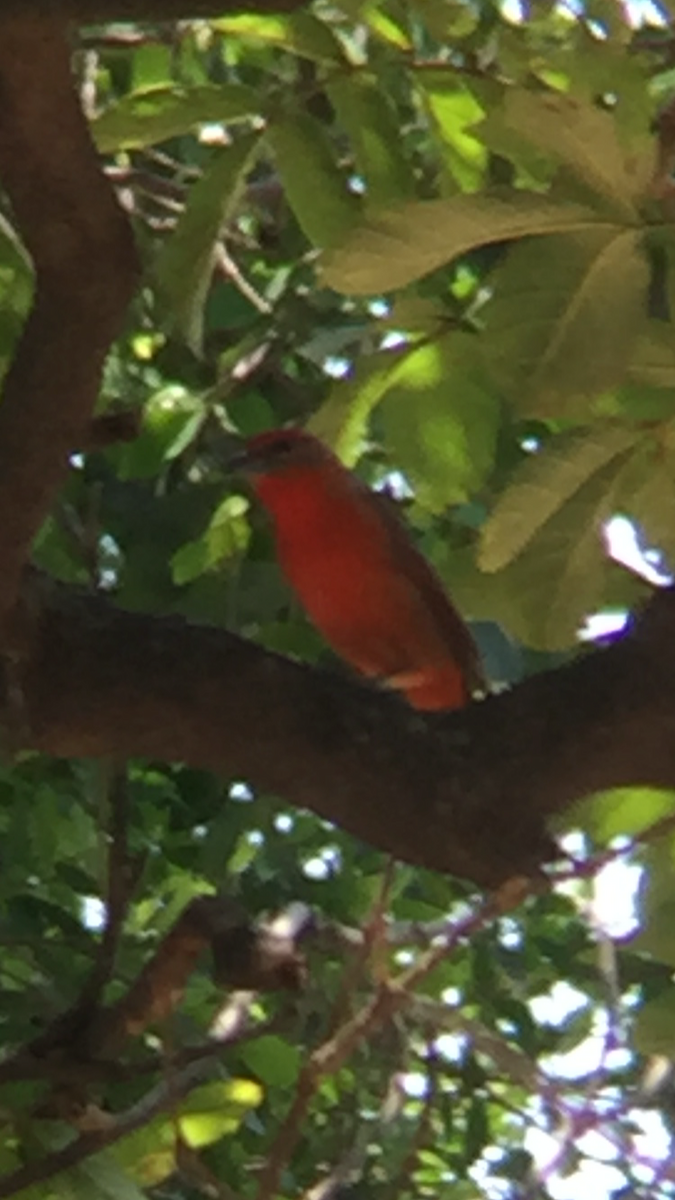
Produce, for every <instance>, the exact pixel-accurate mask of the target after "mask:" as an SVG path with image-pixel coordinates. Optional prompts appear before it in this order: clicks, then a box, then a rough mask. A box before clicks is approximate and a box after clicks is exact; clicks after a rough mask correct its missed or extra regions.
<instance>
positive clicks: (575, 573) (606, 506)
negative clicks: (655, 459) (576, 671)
mask: <svg viewBox="0 0 675 1200" xmlns="http://www.w3.org/2000/svg"><path fill="white" fill-rule="evenodd" d="M626 454H630V450H627V451H626ZM624 460H625V455H624V456H623V457H617V458H616V459H613V460H611V461H610V462H609V463H607V464H606V465H605V467H604V468H603V469H601V470H598V471H596V472H595V473H593V474H591V475H590V478H588V479H587V481H586V482H585V483H584V484H582V485H581V486H580V487H578V488H575V489H574V490H573V491H572V492H571V494H570V496H569V499H568V500H567V501H565V502H564V503H561V504H556V505H554V506H553V513H552V515H551V516H550V517H549V518H548V520H547V521H546V522H545V523H539V522H537V530H536V534H535V533H533V534H532V535H531V537H530V540H529V541H528V542H527V544H526V545H525V546H524V549H522V550H519V552H518V553H517V554H515V556H514V557H513V558H512V559H511V558H509V559H508V561H507V562H506V566H504V567H503V568H502V569H501V570H498V571H496V572H495V573H494V574H490V575H485V574H482V573H481V572H477V571H474V573H473V575H472V576H468V577H467V578H465V579H464V580H463V582H462V584H461V588H460V586H457V587H456V588H455V589H454V590H455V594H456V596H457V599H458V602H460V603H461V599H462V596H463V597H464V600H465V603H464V605H463V607H465V608H466V610H467V611H468V612H472V611H475V614H476V615H482V616H485V617H489V618H491V619H493V620H496V621H499V622H500V624H502V625H503V626H504V628H505V629H506V630H507V631H508V632H509V633H510V634H511V636H512V637H515V638H517V639H519V640H520V641H522V642H524V644H525V645H527V646H531V647H533V648H534V649H537V650H545V651H559V650H567V649H569V648H570V647H573V646H575V644H576V643H577V640H578V639H577V635H578V631H579V628H580V627H581V625H582V624H583V621H584V619H585V618H586V617H587V616H588V615H589V614H590V613H592V612H595V611H597V609H598V608H599V607H600V606H601V604H602V601H603V596H604V589H605V588H606V587H607V586H608V581H609V579H610V578H611V577H612V574H613V573H614V572H616V571H617V570H618V568H617V567H616V566H615V565H614V564H612V562H611V560H608V559H607V556H606V554H605V552H604V544H603V541H602V529H603V525H604V523H605V522H606V521H607V520H608V518H609V517H610V516H611V515H612V514H613V513H614V512H616V509H617V503H616V492H617V487H618V483H619V480H620V476H621V470H622V467H623V464H624ZM528 503H529V504H530V505H535V504H536V503H537V501H536V499H535V492H534V491H533V492H532V493H530V496H529V501H528ZM522 511H523V522H524V523H528V524H529V518H530V516H531V511H530V509H529V508H526V509H523V510H522ZM513 532H514V533H516V531H515V530H513ZM515 540H516V539H514V542H515ZM494 550H495V557H496V556H497V552H498V544H497V542H496V541H495V547H494ZM501 557H502V556H501V555H500V558H501ZM505 561H506V559H505ZM622 574H623V575H625V571H624V572H622Z"/></svg>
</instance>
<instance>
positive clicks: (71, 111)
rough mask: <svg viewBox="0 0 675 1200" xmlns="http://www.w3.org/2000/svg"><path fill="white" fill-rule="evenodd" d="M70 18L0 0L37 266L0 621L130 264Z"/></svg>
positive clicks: (9, 486)
mask: <svg viewBox="0 0 675 1200" xmlns="http://www.w3.org/2000/svg"><path fill="white" fill-rule="evenodd" d="M47 10H49V12H50V13H51V14H52V15H51V16H49V15H47ZM57 13H58V14H60V15H56V14H57ZM66 21H67V17H66V16H65V15H64V14H63V6H61V5H60V4H54V5H48V6H42V8H41V7H40V6H39V5H3V7H2V12H1V14H0V106H1V108H2V114H3V115H2V121H1V122H0V178H1V179H2V184H3V187H4V188H5V191H6V192H7V195H8V197H9V200H10V202H11V204H12V207H13V209H14V213H15V216H16V219H17V223H18V225H19V227H20V229H21V234H22V237H23V239H24V241H25V244H26V247H27V249H28V251H29V253H30V255H31V257H32V260H33V264H34V267H35V295H34V299H33V306H32V309H31V312H30V315H29V317H28V320H27V322H26V325H25V328H24V330H23V334H22V336H21V339H20V342H19V345H18V348H17V351H16V353H15V356H14V359H13V362H12V364H11V366H10V368H9V371H8V373H7V376H6V378H5V383H4V389H3V396H2V403H1V404H0V512H1V513H3V514H4V519H3V520H2V522H0V562H2V575H3V586H2V593H1V595H0V628H3V627H4V626H5V621H6V618H7V616H8V614H9V613H10V611H11V609H12V607H13V605H14V602H15V599H16V593H17V589H18V586H19V579H20V574H21V570H22V568H23V565H24V562H25V559H26V556H27V554H28V550H29V547H30V545H31V542H32V540H33V538H34V536H35V534H36V533H37V531H38V529H39V527H40V525H41V523H42V521H43V520H44V517H45V514H46V513H47V512H48V511H49V509H50V507H51V505H52V502H53V499H54V496H55V494H56V492H57V490H58V488H59V486H60V484H61V483H62V482H63V480H64V478H65V475H66V472H67V469H68V455H69V453H71V452H72V450H73V449H74V448H75V447H77V446H78V445H80V444H83V443H85V442H86V429H87V426H88V423H89V420H90V417H91V412H92V409H93V406H94V403H95V400H96V396H97V393H98V388H99V382H100V375H101V369H102V366H103V360H104V358H105V355H106V353H107V351H108V348H109V346H110V343H111V341H112V339H113V338H114V337H115V335H116V334H117V332H118V330H119V329H120V326H121V323H122V319H123V316H124V312H125V309H126V306H127V303H128V301H129V300H130V298H131V296H132V294H133V291H134V288H135V285H136V278H137V272H138V264H137V260H136V252H135V248H134V244H133V240H132V236H131V231H130V229H129V225H128V222H127V219H126V217H125V216H124V214H123V213H122V211H121V209H120V208H119V207H118V205H117V202H116V200H115V196H114V192H113V189H112V187H111V185H110V183H109V182H108V180H107V179H106V178H105V176H104V175H103V173H102V172H101V170H100V167H99V163H98V158H97V154H96V151H95V149H94V146H93V143H92V141H91V138H90V136H89V131H88V128H87V123H86V121H85V118H84V116H83V114H82V112H81V109H80V106H79V102H78V99H77V95H76V92H75V90H74V88H73V83H72V79H71V74H70V48H69V45H68V41H67V37H66V29H67V26H66ZM10 514H11V515H10Z"/></svg>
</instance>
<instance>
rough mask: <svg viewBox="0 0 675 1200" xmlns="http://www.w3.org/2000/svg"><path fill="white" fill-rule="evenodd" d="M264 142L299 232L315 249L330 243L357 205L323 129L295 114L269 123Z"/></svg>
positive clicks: (347, 225) (343, 229) (304, 115)
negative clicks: (298, 226) (272, 154)
mask: <svg viewBox="0 0 675 1200" xmlns="http://www.w3.org/2000/svg"><path fill="white" fill-rule="evenodd" d="M267 139H268V141H269V143H270V145H271V147H272V149H273V151H274V157H275V160H276V164H277V168H278V171H279V174H280V176H281V180H282V183H283V185H284V191H285V193H286V197H287V199H288V203H289V204H290V206H291V208H292V209H293V212H294V213H295V216H296V218H297V221H298V224H299V225H300V227H301V229H302V231H303V233H304V234H305V236H306V237H307V238H308V239H309V241H310V242H312V243H313V244H314V245H315V246H318V247H324V246H330V245H333V244H334V243H335V242H336V241H338V240H339V239H340V238H343V237H344V236H345V234H347V233H348V231H349V230H350V229H351V228H352V227H353V225H354V223H355V221H356V219H357V216H358V213H359V208H360V205H359V200H358V198H357V197H356V196H355V195H354V194H353V193H352V192H350V191H349V190H348V187H347V177H346V174H345V172H344V171H343V170H342V169H341V168H340V167H339V166H338V163H337V160H336V157H335V154H334V152H333V149H332V146H331V145H330V142H329V140H328V138H327V136H326V134H325V132H324V129H323V128H322V126H321V125H320V123H319V122H318V121H316V120H315V119H314V118H313V117H311V116H310V115H309V114H308V113H299V114H298V115H296V116H287V117H281V118H280V119H278V120H273V121H271V122H270V124H269V126H268V129H267Z"/></svg>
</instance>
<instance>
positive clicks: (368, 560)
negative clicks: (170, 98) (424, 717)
mask: <svg viewBox="0 0 675 1200" xmlns="http://www.w3.org/2000/svg"><path fill="white" fill-rule="evenodd" d="M232 465H233V467H234V468H235V469H237V470H241V471H243V472H244V473H245V474H247V475H248V476H250V478H251V483H252V486H253V489H254V491H255V494H256V496H257V497H258V499H259V500H260V501H261V503H262V504H263V505H264V507H265V508H266V509H267V510H268V512H269V513H270V515H271V517H272V521H273V523H274V532H275V537H276V550H277V557H278V559H279V563H280V566H281V568H282V570H283V572H284V574H285V575H286V578H287V579H288V581H289V583H290V585H291V587H292V588H293V590H294V591H295V592H296V594H297V596H298V598H299V600H300V602H301V604H302V606H303V608H304V609H305V611H306V612H307V615H308V616H309V618H310V620H311V621H312V622H313V624H314V625H315V626H316V627H317V629H319V630H320V631H321V633H322V634H323V636H324V637H325V638H326V641H327V642H328V643H329V644H330V645H331V646H332V647H333V649H334V650H335V651H336V652H337V653H338V654H339V655H340V656H341V657H342V658H344V659H346V661H347V662H349V663H351V664H352V666H354V667H356V668H357V670H359V671H361V672H362V674H364V675H367V676H370V677H371V678H375V679H377V680H379V681H381V682H383V683H385V684H387V685H388V686H389V687H392V688H396V689H398V690H399V691H401V692H402V693H403V695H404V696H405V697H406V699H407V701H408V703H409V704H411V705H412V706H413V707H414V708H419V709H444V708H460V707H462V706H463V705H464V704H467V703H468V701H469V700H470V698H471V693H472V692H473V691H474V690H476V689H477V688H480V687H481V686H483V676H482V672H481V667H480V660H479V656H478V651H477V649H476V645H475V643H474V640H473V638H472V636H471V634H470V632H469V630H468V629H467V627H466V625H465V624H464V621H463V620H462V618H461V617H460V616H459V613H458V612H457V611H456V609H455V608H454V607H453V605H452V604H451V603H450V601H449V599H448V597H447V596H446V594H445V591H444V590H443V585H442V584H441V581H440V579H439V578H438V576H437V574H436V572H435V571H434V570H433V568H432V567H431V566H430V565H429V563H428V562H427V561H426V559H424V558H423V557H422V555H421V554H420V553H419V551H418V550H417V549H416V548H415V546H414V545H413V543H412V541H411V539H410V537H409V535H408V532H407V530H406V529H405V527H404V526H403V525H402V524H400V522H399V520H398V518H397V516H396V514H395V513H394V512H393V510H392V506H391V505H390V503H389V502H388V500H387V499H386V498H385V497H383V496H378V494H377V493H376V492H371V491H370V490H369V489H368V488H367V487H366V486H365V485H364V484H363V483H362V482H361V481H360V480H359V479H357V477H356V476H355V475H353V474H352V472H351V471H348V470H347V469H346V468H345V467H343V465H342V463H341V462H340V461H339V459H338V458H336V456H335V455H334V454H333V453H332V452H331V451H330V450H329V449H328V447H327V446H324V445H323V443H322V442H320V441H319V440H318V439H317V438H315V437H312V435H311V434H309V433H304V432H302V431H300V430H296V429H282V430H272V431H271V432H269V433H262V434H259V435H258V436H257V437H254V438H251V440H250V441H248V442H247V443H246V448H245V450H244V452H243V453H242V454H240V455H237V456H236V458H235V459H234V460H233V463H232Z"/></svg>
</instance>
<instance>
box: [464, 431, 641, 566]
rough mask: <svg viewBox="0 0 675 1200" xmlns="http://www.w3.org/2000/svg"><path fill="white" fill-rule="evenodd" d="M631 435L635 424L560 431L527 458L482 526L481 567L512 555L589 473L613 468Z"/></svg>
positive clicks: (591, 475) (503, 562)
mask: <svg viewBox="0 0 675 1200" xmlns="http://www.w3.org/2000/svg"><path fill="white" fill-rule="evenodd" d="M636 440H637V435H636V432H635V430H634V429H632V428H630V427H627V426H620V425H610V426H607V427H605V428H599V429H594V430H590V431H584V432H582V433H575V434H571V435H568V436H567V437H562V436H561V437H560V438H559V439H557V440H556V441H555V442H554V443H553V444H552V445H551V446H550V447H549V446H547V447H544V448H543V449H542V450H540V451H538V452H536V453H534V454H532V455H531V456H530V457H529V458H528V459H526V460H525V462H524V463H523V465H522V466H521V467H520V469H519V470H518V471H517V472H516V473H515V475H514V476H513V477H512V479H511V483H510V485H509V486H508V487H507V488H506V490H505V491H504V492H503V494H502V496H501V497H500V499H499V500H498V502H497V504H496V506H495V508H494V510H493V512H492V514H491V516H490V518H489V519H488V521H487V522H486V524H485V527H484V529H483V534H482V547H481V555H480V563H481V567H482V568H483V570H485V571H498V570H500V569H501V568H502V567H504V566H505V565H506V564H507V563H508V562H510V561H511V560H512V559H514V558H515V557H517V555H519V554H520V553H521V552H522V551H523V549H524V548H525V546H526V545H527V544H528V542H530V541H531V540H532V538H533V537H534V536H535V534H536V533H537V532H538V531H540V530H542V529H543V527H544V526H545V525H546V522H547V521H549V520H550V519H551V518H552V517H553V516H554V515H555V514H556V513H557V512H559V511H560V509H561V508H563V506H565V505H566V504H567V503H569V501H570V500H572V499H573V497H574V496H575V494H576V493H578V492H579V491H580V489H581V488H583V487H584V486H585V485H586V484H587V483H589V482H592V480H593V479H594V477H595V478H597V477H598V476H599V475H601V474H602V476H603V478H604V472H605V469H606V468H607V466H608V465H611V464H612V463H614V464H616V470H618V467H619V466H620V465H621V464H622V462H623V458H624V456H625V454H626V453H627V452H628V451H630V450H631V448H632V447H633V446H634V445H635V443H636ZM616 470H615V471H614V474H613V475H612V479H614V477H615V475H616Z"/></svg>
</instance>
